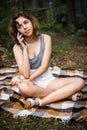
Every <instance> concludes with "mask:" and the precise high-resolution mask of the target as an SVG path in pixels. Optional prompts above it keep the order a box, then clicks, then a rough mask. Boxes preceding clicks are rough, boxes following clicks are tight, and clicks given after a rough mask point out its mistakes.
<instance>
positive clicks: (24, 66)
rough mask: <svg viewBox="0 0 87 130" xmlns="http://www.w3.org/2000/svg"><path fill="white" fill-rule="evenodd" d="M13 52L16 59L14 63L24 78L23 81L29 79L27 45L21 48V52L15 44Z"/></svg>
mask: <svg viewBox="0 0 87 130" xmlns="http://www.w3.org/2000/svg"><path fill="white" fill-rule="evenodd" d="M13 52H14V56H15V59H16V63H17V65H18V68H19V72H20V73H21V74H22V75H23V76H24V78H25V79H27V78H29V76H30V64H29V56H28V48H27V45H25V46H24V47H23V51H22V50H21V49H20V47H19V46H18V45H17V44H15V45H14V47H13Z"/></svg>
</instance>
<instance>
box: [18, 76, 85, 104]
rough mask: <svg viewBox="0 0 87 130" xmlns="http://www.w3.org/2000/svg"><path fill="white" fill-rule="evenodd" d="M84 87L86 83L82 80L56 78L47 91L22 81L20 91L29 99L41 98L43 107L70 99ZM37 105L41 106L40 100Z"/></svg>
mask: <svg viewBox="0 0 87 130" xmlns="http://www.w3.org/2000/svg"><path fill="white" fill-rule="evenodd" d="M82 87H84V81H83V79H81V78H56V79H55V80H53V81H51V82H50V83H49V84H48V86H47V88H45V89H43V88H40V87H38V86H37V85H35V84H33V83H32V82H29V81H28V80H22V81H21V84H20V86H19V89H20V90H21V92H22V93H23V94H24V95H26V96H27V97H36V98H40V99H41V102H42V105H46V104H49V103H53V102H56V101H59V100H62V99H65V98H68V97H69V96H71V95H72V94H74V93H76V92H78V91H80V90H81V88H82ZM35 105H39V102H38V100H36V102H35Z"/></svg>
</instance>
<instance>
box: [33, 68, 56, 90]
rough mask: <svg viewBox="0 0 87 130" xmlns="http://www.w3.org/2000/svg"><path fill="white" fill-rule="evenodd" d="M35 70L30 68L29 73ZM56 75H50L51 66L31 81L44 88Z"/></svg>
mask: <svg viewBox="0 0 87 130" xmlns="http://www.w3.org/2000/svg"><path fill="white" fill-rule="evenodd" d="M34 71H35V70H31V73H33V72H34ZM55 78H56V77H54V76H53V75H52V71H51V67H49V68H48V70H47V71H46V72H45V73H44V74H42V75H41V76H39V77H38V78H36V79H34V80H33V81H32V82H33V83H35V84H36V85H37V86H39V87H41V88H46V87H47V85H48V84H49V83H50V82H51V81H52V80H54V79H55Z"/></svg>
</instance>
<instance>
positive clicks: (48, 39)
mask: <svg viewBox="0 0 87 130" xmlns="http://www.w3.org/2000/svg"><path fill="white" fill-rule="evenodd" d="M44 41H45V42H48V41H51V36H50V35H48V34H44Z"/></svg>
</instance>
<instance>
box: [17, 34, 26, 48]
mask: <svg viewBox="0 0 87 130" xmlns="http://www.w3.org/2000/svg"><path fill="white" fill-rule="evenodd" d="M18 33H19V35H21V33H20V32H18ZM22 38H23V40H22V42H23V43H24V44H25V45H26V41H25V38H24V37H23V36H22Z"/></svg>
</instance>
